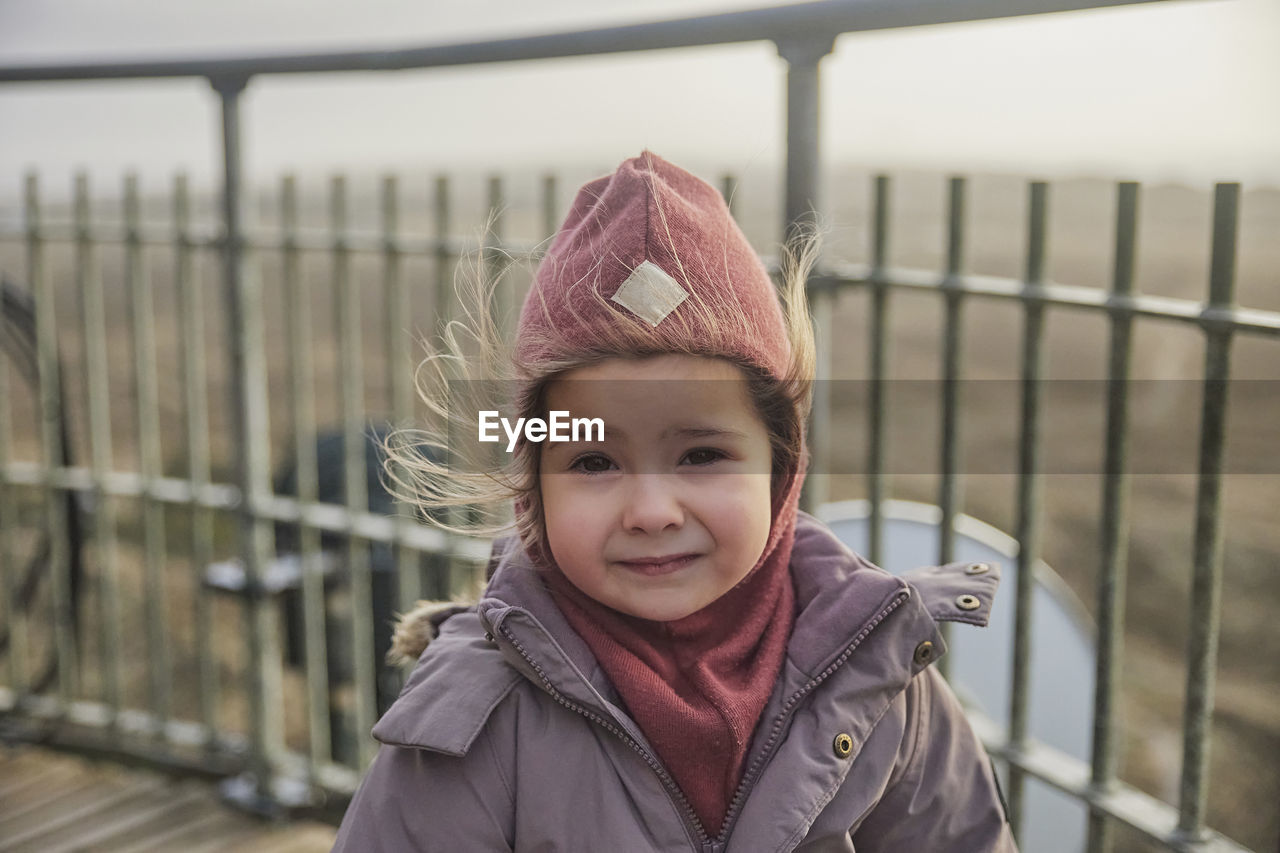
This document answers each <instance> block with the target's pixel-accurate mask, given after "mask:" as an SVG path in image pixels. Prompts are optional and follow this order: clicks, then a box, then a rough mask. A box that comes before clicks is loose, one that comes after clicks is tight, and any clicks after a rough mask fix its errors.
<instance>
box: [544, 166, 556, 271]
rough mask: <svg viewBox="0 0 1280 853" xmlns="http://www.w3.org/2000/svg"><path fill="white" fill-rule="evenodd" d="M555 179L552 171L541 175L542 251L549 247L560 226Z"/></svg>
mask: <svg viewBox="0 0 1280 853" xmlns="http://www.w3.org/2000/svg"><path fill="white" fill-rule="evenodd" d="M556 184H557V179H556V175H555V173H554V172H548V173H547V174H545V175H543V176H542V238H543V247H544V248H543V252H545V251H546V250H547V249H549V248H551V238H552V237H553V236H555V233H556V231H557V230H559V228H560V205H559V202H558V199H557V195H558V193H559V190H558V189H557V186H556Z"/></svg>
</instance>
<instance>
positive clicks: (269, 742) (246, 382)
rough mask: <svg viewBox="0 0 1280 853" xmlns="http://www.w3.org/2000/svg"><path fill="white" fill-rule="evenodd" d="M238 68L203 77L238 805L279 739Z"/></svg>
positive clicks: (248, 799) (261, 790)
mask: <svg viewBox="0 0 1280 853" xmlns="http://www.w3.org/2000/svg"><path fill="white" fill-rule="evenodd" d="M248 82H249V78H248V77H246V76H232V77H217V78H211V79H210V84H211V85H212V86H213V88H214V90H215V91H216V92H217V93H218V96H219V98H220V99H221V102H222V145H223V149H222V150H223V181H224V183H223V194H222V202H223V206H222V214H223V228H224V233H223V241H222V256H223V284H224V288H225V294H224V296H225V298H226V300H227V323H228V331H229V333H230V335H231V347H230V350H231V376H232V381H231V389H232V409H233V411H234V418H233V422H234V426H233V429H234V446H235V447H236V450H237V452H236V479H237V482H238V484H239V487H240V506H239V508H238V513H237V515H238V518H239V529H240V537H239V538H240V558H241V560H243V562H244V572H245V589H246V592H247V599H246V602H245V627H246V635H247V642H248V646H249V649H248V651H249V666H248V670H249V684H248V694H249V729H250V731H249V743H250V747H249V749H250V753H249V774H250V776H249V778H248V779H247V780H246V781H247V782H248V783H249V785H251V786H252V790H250V791H248V792H246V793H245V795H244V797H243V800H244V803H245V805H247V806H250V807H254V808H267V809H269V808H271V806H272V805H273V801H272V794H271V786H270V782H271V779H272V770H273V758H274V757H275V754H276V752H277V751H278V749H279V744H280V743H281V734H282V731H283V724H282V713H281V712H282V695H281V689H280V679H281V674H280V656H279V655H278V654H277V653H275V651H276V644H277V642H278V638H277V636H276V624H275V623H276V620H275V613H274V611H273V610H272V609H271V603H270V602H269V601H267V600H266V598H265V593H264V589H263V584H262V571H263V569H264V567H265V565H266V562H267V559H268V555H269V554H270V553H271V551H272V548H273V545H272V539H273V532H272V529H271V525H270V524H269V523H268V522H267V520H266V518H265V517H263V515H262V514H261V513H260V512H259V509H258V507H259V505H260V504H261V503H262V500H263V498H264V497H266V496H267V495H268V494H269V489H270V483H269V478H268V471H269V470H270V469H269V465H270V459H269V453H268V451H269V447H268V440H269V435H268V432H267V389H266V360H265V354H264V352H263V339H262V328H261V324H262V316H261V311H260V309H259V303H260V292H259V287H258V282H257V281H256V280H255V279H254V277H253V276H251V275H250V274H249V270H248V267H247V263H246V258H245V251H244V243H245V234H244V230H245V223H244V200H243V198H242V197H241V190H242V180H243V175H242V172H241V168H242V166H241V160H240V96H241V94H242V93H243V92H244V89H245V86H247V85H248Z"/></svg>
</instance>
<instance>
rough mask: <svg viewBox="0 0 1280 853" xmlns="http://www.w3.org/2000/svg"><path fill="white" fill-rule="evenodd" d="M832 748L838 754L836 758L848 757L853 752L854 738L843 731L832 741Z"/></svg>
mask: <svg viewBox="0 0 1280 853" xmlns="http://www.w3.org/2000/svg"><path fill="white" fill-rule="evenodd" d="M831 750H832V752H834V753H835V754H836V758H848V757H849V756H850V754H852V752H853V738H851V737H849V735H847V734H845V733H844V732H841V733H840V734H838V735H836V739H835V740H834V741H832V742H831Z"/></svg>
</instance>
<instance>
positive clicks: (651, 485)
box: [622, 474, 684, 533]
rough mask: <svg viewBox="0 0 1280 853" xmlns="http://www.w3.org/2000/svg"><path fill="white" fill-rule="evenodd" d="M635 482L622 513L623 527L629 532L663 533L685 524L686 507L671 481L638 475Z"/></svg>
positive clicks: (657, 476)
mask: <svg viewBox="0 0 1280 853" xmlns="http://www.w3.org/2000/svg"><path fill="white" fill-rule="evenodd" d="M632 480H633V482H632V486H631V488H630V489H629V494H628V495H627V503H626V506H625V507H624V508H623V513H622V526H623V527H624V528H625V529H626V530H627V531H628V532H635V533H661V532H662V531H664V530H666V529H667V528H678V527H680V526H681V525H682V524H684V506H683V505H682V504H681V502H680V498H679V495H678V494H677V493H676V489H675V486H676V483H674V482H673V481H672V478H670V477H667V476H665V475H663V474H636V475H634V476H633V477H632Z"/></svg>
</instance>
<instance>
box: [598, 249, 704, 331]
mask: <svg viewBox="0 0 1280 853" xmlns="http://www.w3.org/2000/svg"><path fill="white" fill-rule="evenodd" d="M688 298H689V293H688V291H686V290H685V289H684V288H683V287H681V286H680V282H678V281H676V280H675V279H674V278H672V277H671V276H669V275H667V274H666V273H665V272H663V271H662V268H661V267H659V266H658V265H657V264H655V263H653V262H652V261H644V262H643V263H641V264H640V266H638V267H636V268H635V269H634V270H632V271H631V275H629V276H627V280H626V281H624V282H623V283H622V285H621V286H620V287H619V288H618V291H617V293H615V294H613V296H612V299H613V301H614V302H616V303H618V304H619V305H621V306H622V307H623V308H626V309H627V310H628V311H630V312H631V313H633V314H635V315H636V316H638V317H640V319H642V320H644V321H645V322H647V323H648V324H649V325H650V326H654V327H657V325H658V324H659V323H661V322H662V321H663V320H664V319H666V317H667V315H668V314H670V313H671V312H672V311H674V310H676V308H677V307H678V306H679V305H680V303H681V302H684V301H685V300H686V299H688Z"/></svg>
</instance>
